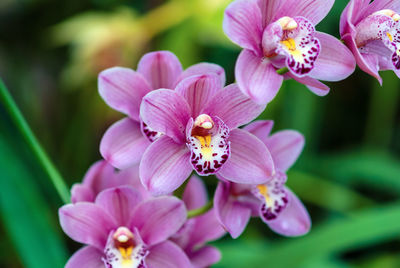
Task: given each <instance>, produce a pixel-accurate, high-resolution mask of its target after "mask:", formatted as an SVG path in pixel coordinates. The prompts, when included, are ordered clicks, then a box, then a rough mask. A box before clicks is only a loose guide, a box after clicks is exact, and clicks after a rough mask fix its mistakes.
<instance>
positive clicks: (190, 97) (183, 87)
mask: <svg viewBox="0 0 400 268" xmlns="http://www.w3.org/2000/svg"><path fill="white" fill-rule="evenodd" d="M220 83H221V81H220V78H219V77H218V76H217V75H215V74H206V75H205V74H203V75H195V76H190V77H188V78H186V79H184V80H183V81H181V82H180V83H179V84H178V85H177V86H176V89H175V91H176V92H177V93H179V94H180V95H182V96H183V97H184V98H185V100H186V102H187V103H188V104H189V107H190V108H191V110H192V117H193V118H196V117H197V116H198V115H200V111H201V109H202V108H203V107H204V106H205V104H206V103H207V102H209V101H210V100H211V99H212V97H213V96H214V95H215V93H217V92H218V90H219V89H221V84H220Z"/></svg>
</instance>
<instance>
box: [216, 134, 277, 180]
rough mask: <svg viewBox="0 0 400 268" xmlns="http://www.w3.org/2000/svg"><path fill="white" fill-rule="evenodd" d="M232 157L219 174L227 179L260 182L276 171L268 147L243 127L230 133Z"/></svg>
mask: <svg viewBox="0 0 400 268" xmlns="http://www.w3.org/2000/svg"><path fill="white" fill-rule="evenodd" d="M229 140H230V141H231V157H230V158H229V160H228V161H227V162H226V163H225V165H224V166H223V167H222V169H221V170H220V171H219V173H218V174H220V175H221V176H223V177H224V178H226V179H227V180H230V181H233V182H237V183H245V184H260V183H264V182H266V181H268V180H269V179H270V177H271V175H272V174H273V172H274V163H273V160H272V157H271V154H270V153H269V151H268V149H267V147H266V146H265V145H264V143H263V142H262V141H260V140H259V139H257V137H255V136H254V135H252V134H250V133H249V132H247V131H245V130H241V129H234V130H233V131H231V133H230V137H229Z"/></svg>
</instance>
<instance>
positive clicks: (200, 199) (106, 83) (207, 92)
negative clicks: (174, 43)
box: [59, 0, 400, 268]
mask: <svg viewBox="0 0 400 268" xmlns="http://www.w3.org/2000/svg"><path fill="white" fill-rule="evenodd" d="M333 4H334V0H286V1H281V0H236V1H234V2H232V3H231V4H230V5H229V6H228V7H227V9H226V11H225V17H224V23H223V28H224V31H225V33H226V35H227V36H228V37H229V38H230V39H231V40H232V41H233V42H234V43H236V44H237V45H239V46H241V47H242V48H243V50H242V52H241V53H240V55H239V57H238V60H237V63H236V68H235V76H236V80H237V83H236V84H231V85H228V86H225V72H224V70H223V68H222V67H220V66H218V65H216V64H211V63H200V64H196V65H193V66H191V67H189V68H187V69H186V70H182V66H181V64H180V62H179V60H178V59H177V58H176V56H175V55H174V54H172V53H171V52H167V51H157V52H151V53H148V54H146V55H144V56H143V57H142V59H141V60H140V62H139V64H138V67H137V70H136V71H134V70H131V69H128V68H122V67H114V68H111V69H107V70H105V71H103V72H102V73H100V75H99V80H98V85H99V92H100V95H101V97H102V98H103V99H104V101H105V102H106V103H107V104H108V105H109V106H110V107H112V108H113V109H115V110H117V111H119V112H121V113H123V114H125V115H126V117H125V118H123V119H122V120H120V121H118V122H116V123H114V124H113V125H112V126H111V127H110V128H109V129H108V130H107V131H106V133H105V134H104V136H103V138H102V141H101V144H100V152H101V154H102V156H103V157H104V159H105V160H101V161H99V162H97V163H95V164H94V165H93V166H92V167H91V168H90V169H89V171H88V172H87V174H86V175H85V178H84V180H83V183H81V184H76V185H74V186H73V188H72V191H71V192H72V197H71V202H72V204H68V205H65V206H63V207H62V208H61V209H60V211H59V215H60V222H61V226H62V228H63V230H64V231H65V233H66V234H67V235H69V236H70V237H71V238H72V239H74V240H76V241H78V242H81V243H83V244H86V246H85V247H83V248H82V249H80V250H79V251H78V252H76V253H75V254H74V255H73V256H72V257H71V258H70V260H69V261H68V263H67V265H66V267H67V268H79V267H88V268H92V267H93V268H97V267H99V268H100V267H109V268H111V267H112V268H122V267H123V268H133V267H209V266H211V265H212V264H214V263H216V262H217V261H218V260H219V259H220V253H219V251H218V250H217V249H216V248H215V247H212V246H209V245H206V243H207V242H209V241H213V240H216V239H218V238H220V237H221V236H223V235H224V234H225V233H226V232H228V233H229V234H230V235H231V236H232V237H233V238H236V237H238V236H239V235H240V234H241V233H242V232H243V231H244V229H245V227H246V225H247V223H248V221H249V219H250V217H252V216H257V217H260V218H261V219H262V220H263V221H264V222H265V223H266V224H267V225H268V226H269V227H270V228H271V229H272V230H273V231H274V232H276V233H279V234H281V235H284V236H299V235H303V234H305V233H307V232H308V231H309V229H310V226H311V220H310V217H309V215H308V212H307V210H306V209H305V207H304V206H303V204H302V203H301V201H300V200H299V199H298V198H297V197H296V195H295V194H294V193H293V192H292V191H291V190H290V189H289V188H288V187H286V186H285V183H286V180H287V175H286V171H287V170H288V168H290V166H292V165H293V163H294V162H295V161H296V159H297V158H298V156H299V155H300V153H301V151H302V149H303V146H304V138H303V136H302V134H300V133H299V132H297V131H294V130H283V131H279V132H276V133H274V134H271V130H272V126H273V122H272V121H265V120H260V121H255V122H252V123H250V122H251V121H252V120H254V119H255V118H256V117H257V116H258V115H259V114H260V113H261V112H262V111H263V110H264V109H265V107H266V104H267V103H268V102H270V101H271V100H272V99H273V98H274V97H275V95H276V94H277V92H278V90H279V88H280V86H281V84H282V82H283V80H284V79H291V78H292V79H295V80H296V81H298V82H300V83H302V84H304V85H306V86H307V87H308V88H309V89H310V90H311V91H312V92H314V93H315V94H317V95H325V94H327V93H328V91H329V88H328V87H327V86H326V85H324V84H323V83H321V82H320V81H319V80H324V81H339V80H343V79H345V78H346V77H348V76H349V75H350V74H351V73H352V72H353V71H354V69H355V64H356V63H357V64H358V66H359V67H360V68H361V69H362V70H363V71H365V72H367V73H369V74H371V75H372V76H374V77H376V78H377V79H378V80H379V81H380V82H381V78H380V76H379V74H378V71H379V70H393V71H394V72H395V73H396V74H397V75H398V76H399V75H400V22H399V20H400V15H399V14H398V13H397V12H400V1H399V0H375V1H373V2H370V0H351V1H350V2H349V4H348V5H347V7H346V9H345V10H344V12H343V14H342V16H341V21H340V35H341V39H342V42H341V41H339V40H338V39H336V38H335V37H333V36H330V35H328V34H325V33H321V32H318V31H316V30H315V25H316V24H318V23H319V22H320V21H321V20H322V19H323V18H324V17H325V16H326V15H327V13H328V12H329V10H330V9H331V7H332V5H333ZM343 43H344V44H343ZM242 126H244V127H242ZM239 127H242V128H239ZM209 175H215V176H212V177H216V178H218V179H219V182H218V186H217V188H216V190H215V194H214V197H213V200H212V202H210V201H208V197H207V191H206V188H205V185H204V183H203V181H202V179H211V178H212V177H209V178H207V177H205V176H209ZM200 178H202V179H200ZM185 181H186V182H185ZM205 208H209V209H205ZM198 211H201V212H202V213H196V212H198ZM188 215H189V217H188Z"/></svg>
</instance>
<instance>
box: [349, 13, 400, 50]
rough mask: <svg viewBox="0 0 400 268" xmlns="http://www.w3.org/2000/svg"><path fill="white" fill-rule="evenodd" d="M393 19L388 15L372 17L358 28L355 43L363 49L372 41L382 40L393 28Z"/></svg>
mask: <svg viewBox="0 0 400 268" xmlns="http://www.w3.org/2000/svg"><path fill="white" fill-rule="evenodd" d="M393 22H394V21H393V19H392V18H391V17H389V16H386V15H370V16H368V17H366V18H365V19H363V20H362V21H361V22H359V23H358V24H357V26H356V31H357V34H356V36H355V41H356V44H357V47H362V46H364V45H365V44H366V43H368V42H369V41H371V40H382V39H383V38H384V37H386V33H387V32H388V31H389V30H390V28H392V26H393Z"/></svg>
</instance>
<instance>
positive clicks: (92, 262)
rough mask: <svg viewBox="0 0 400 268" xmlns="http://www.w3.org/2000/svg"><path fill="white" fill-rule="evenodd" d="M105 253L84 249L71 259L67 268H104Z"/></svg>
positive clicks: (91, 248) (94, 249) (92, 248)
mask: <svg viewBox="0 0 400 268" xmlns="http://www.w3.org/2000/svg"><path fill="white" fill-rule="evenodd" d="M103 255H104V254H103V252H102V251H100V250H98V249H96V248H94V247H90V246H87V247H83V248H81V249H80V250H78V251H77V252H75V253H74V255H72V257H71V258H69V260H68V262H67V264H66V265H65V268H79V267H86V268H104V262H103V261H102V258H103Z"/></svg>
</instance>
